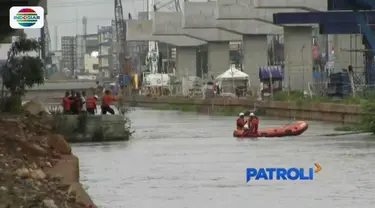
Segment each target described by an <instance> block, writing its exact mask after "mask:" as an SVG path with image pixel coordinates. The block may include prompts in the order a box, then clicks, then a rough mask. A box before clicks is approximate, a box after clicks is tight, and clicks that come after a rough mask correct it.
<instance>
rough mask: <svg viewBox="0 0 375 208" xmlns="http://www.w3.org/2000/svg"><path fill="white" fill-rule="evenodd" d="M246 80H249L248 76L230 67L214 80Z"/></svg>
mask: <svg viewBox="0 0 375 208" xmlns="http://www.w3.org/2000/svg"><path fill="white" fill-rule="evenodd" d="M228 79H234V80H247V79H249V75H248V74H246V73H244V72H242V71H240V70H238V69H236V68H235V67H231V68H230V69H228V70H226V71H225V72H224V73H222V74H220V75H219V76H217V77H216V80H218V81H220V80H228Z"/></svg>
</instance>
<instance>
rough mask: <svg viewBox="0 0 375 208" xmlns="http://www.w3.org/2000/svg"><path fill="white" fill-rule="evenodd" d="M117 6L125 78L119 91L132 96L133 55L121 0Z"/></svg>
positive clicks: (122, 75)
mask: <svg viewBox="0 0 375 208" xmlns="http://www.w3.org/2000/svg"><path fill="white" fill-rule="evenodd" d="M114 3H115V4H114V6H115V8H114V9H115V27H116V39H117V50H116V51H117V52H118V54H117V55H118V61H119V65H118V66H119V69H118V70H119V76H121V77H122V79H123V80H124V84H123V86H121V89H120V91H119V94H120V95H122V96H123V97H125V96H127V95H128V96H130V95H131V94H132V69H131V63H130V62H131V57H130V56H129V52H128V48H127V44H126V23H125V19H124V12H123V8H122V2H121V0H115V1H114ZM123 104H124V103H123V102H121V103H120V107H121V108H122V109H121V110H122V111H123V112H124V110H125V109H124V107H123Z"/></svg>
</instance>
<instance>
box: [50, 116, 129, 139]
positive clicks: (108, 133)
mask: <svg viewBox="0 0 375 208" xmlns="http://www.w3.org/2000/svg"><path fill="white" fill-rule="evenodd" d="M54 119H55V123H56V128H57V130H58V131H59V132H60V133H61V134H63V135H64V136H65V137H66V138H67V140H68V141H69V142H100V141H124V140H128V139H129V133H128V132H127V131H126V129H125V125H126V121H125V119H124V116H122V115H61V116H56V117H55V118H54Z"/></svg>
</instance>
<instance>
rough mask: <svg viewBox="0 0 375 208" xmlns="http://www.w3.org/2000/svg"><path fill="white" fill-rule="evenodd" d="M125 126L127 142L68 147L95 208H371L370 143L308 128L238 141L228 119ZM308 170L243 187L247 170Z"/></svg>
mask: <svg viewBox="0 0 375 208" xmlns="http://www.w3.org/2000/svg"><path fill="white" fill-rule="evenodd" d="M132 119H133V122H134V124H133V126H134V128H135V129H136V130H137V133H136V135H135V138H136V139H134V140H132V141H130V142H123V143H111V144H93V145H77V146H74V152H75V154H76V155H78V156H79V158H80V165H81V178H82V183H83V184H84V185H85V187H87V188H88V192H89V194H90V195H91V196H92V197H93V199H94V201H95V202H96V203H97V204H98V205H99V206H100V207H104V208H117V207H119V208H120V207H124V208H185V207H186V208H231V207H250V206H251V207H253V206H259V207H264V208H268V207H269V208H271V207H272V208H274V207H281V208H284V207H285V208H290V207H314V208H316V207H323V208H335V207H337V208H357V207H358V208H367V207H369V208H370V207H374V204H375V198H374V197H373V193H374V191H375V179H374V177H371V176H370V173H374V172H375V159H374V158H375V140H373V139H371V138H369V137H368V136H367V137H366V136H341V137H321V136H318V135H320V134H324V133H329V132H330V131H332V128H333V127H332V126H330V125H327V124H323V123H317V122H311V123H310V127H309V129H308V131H307V132H305V134H304V135H302V136H300V137H294V138H292V137H291V138H275V139H274V138H272V139H259V140H246V141H237V140H236V139H234V138H233V137H232V136H231V135H232V131H233V124H234V118H231V117H214V116H212V117H210V116H197V115H194V114H190V113H181V112H174V111H152V110H145V109H137V110H136V111H134V112H132ZM287 122H288V121H277V120H266V119H263V120H262V121H261V125H262V127H267V126H278V125H283V124H286V123H287ZM314 162H320V163H321V165H322V167H323V170H322V171H321V172H320V173H319V174H318V175H317V176H316V179H315V180H314V181H254V182H251V183H249V184H246V183H245V169H246V168H247V167H270V166H278V167H290V166H299V167H306V168H308V167H311V166H312V165H313V163H314Z"/></svg>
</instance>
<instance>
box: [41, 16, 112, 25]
mask: <svg viewBox="0 0 375 208" xmlns="http://www.w3.org/2000/svg"><path fill="white" fill-rule="evenodd" d="M111 20H113V17H103V18H90V17H88V18H87V21H88V22H90V21H111ZM48 22H50V23H54V24H55V23H58V24H68V23H76V22H82V19H70V20H53V19H52V20H51V19H48Z"/></svg>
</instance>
